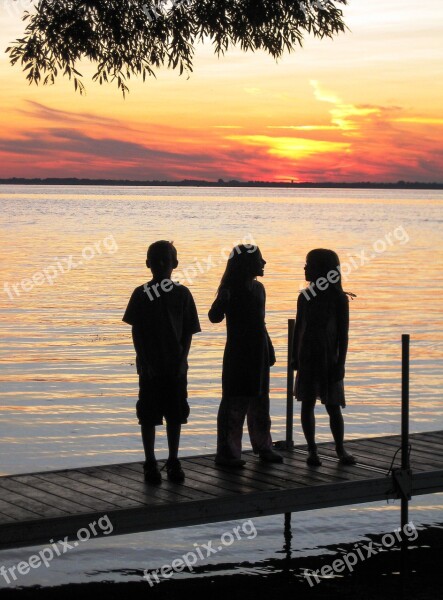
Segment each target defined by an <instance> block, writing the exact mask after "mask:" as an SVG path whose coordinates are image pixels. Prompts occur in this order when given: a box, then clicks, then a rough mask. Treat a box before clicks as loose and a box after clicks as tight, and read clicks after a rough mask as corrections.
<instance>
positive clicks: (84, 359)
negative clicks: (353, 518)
mask: <svg viewBox="0 0 443 600" xmlns="http://www.w3.org/2000/svg"><path fill="white" fill-rule="evenodd" d="M442 199H443V194H442V193H441V192H428V191H426V192H417V191H406V192H405V191H401V192H400V191H374V190H371V191H365V190H273V189H269V190H266V189H264V190H254V189H249V190H242V189H235V190H234V189H228V190H224V189H220V188H217V189H213V190H210V189H188V188H186V189H175V188H174V189H171V188H165V189H161V188H129V189H127V188H101V187H100V188H83V187H82V188H77V187H71V188H55V187H47V188H46V187H44V188H37V187H32V188H30V187H14V188H12V187H2V188H0V201H1V204H2V214H1V219H2V222H3V225H4V231H5V234H4V238H3V254H4V262H3V265H2V269H1V273H0V283H1V284H2V287H3V286H5V285H6V284H7V285H8V289H9V290H10V294H12V296H13V299H11V297H10V295H8V293H7V292H6V291H5V288H4V289H3V290H2V294H1V296H0V301H1V305H0V308H1V313H0V318H1V327H2V333H3V341H2V343H1V363H2V374H1V383H2V392H3V407H2V409H1V411H0V419H1V421H0V423H1V427H2V428H4V432H5V436H4V437H3V436H2V438H3V441H2V446H1V448H0V449H1V450H2V458H3V461H2V465H1V467H0V469H1V472H3V473H12V472H23V471H30V470H34V469H37V468H38V469H46V468H54V467H65V466H71V465H80V464H81V465H86V464H92V463H94V462H96V461H97V460H98V459H99V460H100V461H101V462H104V463H106V462H115V461H120V460H130V459H139V458H140V450H141V448H140V443H139V437H138V436H139V432H138V426H137V423H136V420H135V418H134V401H135V395H136V392H137V389H136V386H137V381H136V377H135V369H134V355H133V349H132V343H131V335H130V330H129V328H128V327H127V326H126V325H124V324H123V323H121V316H122V312H123V310H124V308H125V306H126V302H127V299H128V297H129V294H130V293H131V291H132V289H133V288H134V287H135V286H136V285H139V284H140V283H142V282H143V281H145V280H146V279H147V276H148V275H147V272H146V268H145V266H144V254H145V251H146V247H147V245H148V244H149V243H150V242H152V241H153V240H155V239H162V238H165V239H172V240H174V241H175V243H176V246H177V248H178V253H179V260H180V265H179V269H178V271H179V272H180V275H181V277H180V279H181V280H182V281H184V283H186V284H188V285H189V287H190V288H191V289H192V292H193V294H194V296H195V299H196V302H197V306H198V309H199V314H200V318H201V322H202V326H203V332H202V334H200V335H198V336H196V338H195V340H194V345H193V348H192V352H191V359H190V363H191V371H190V390H189V391H190V397H191V404H192V419H191V420H190V424H189V426H188V427H187V428H186V432H185V435H184V437H183V451H185V452H187V453H195V452H201V451H202V450H203V451H206V450H208V451H209V450H213V449H214V443H215V437H214V432H215V418H216V411H217V406H218V402H219V396H220V375H221V356H222V352H223V345H224V339H225V332H224V324H220V325H212V324H210V323H209V321H208V320H207V317H206V313H207V310H208V308H209V306H210V304H211V302H212V300H213V297H214V293H215V290H216V288H217V285H218V281H219V278H220V276H221V273H222V271H223V267H224V264H225V257H226V255H227V249H228V252H229V248H230V247H231V246H232V245H233V244H235V243H237V242H239V241H242V240H243V239H245V237H248V238H252V239H253V240H255V241H256V243H258V244H259V245H260V247H261V249H262V251H263V255H264V256H265V258H266V260H267V265H266V273H265V278H264V283H265V285H266V290H267V323H268V328H269V330H270V333H271V335H272V337H273V339H274V341H275V345H276V348H277V355H278V362H277V365H276V366H275V368H273V369H272V398H273V406H272V415H273V429H274V432H275V438H276V439H278V438H279V437H280V438H281V437H282V436H283V432H284V415H285V407H284V402H285V401H284V398H285V352H286V350H285V348H286V326H287V325H286V323H287V319H288V318H290V317H293V316H294V307H295V302H296V296H297V292H298V290H299V289H300V288H301V287H303V285H304V283H303V278H302V274H303V266H304V258H305V254H306V252H307V251H308V250H309V249H311V248H313V247H318V246H327V247H331V248H334V249H335V250H337V252H338V253H339V255H340V257H341V259H342V262H343V263H345V262H346V263H347V265H348V270H349V271H350V274H349V276H348V280H347V281H346V284H345V288H346V289H348V290H350V291H353V292H354V293H356V294H357V299H355V300H354V301H353V302H352V304H351V343H350V351H349V359H348V365H347V380H346V383H347V400H348V407H347V409H346V425H347V432H348V435H350V436H354V437H358V436H362V435H372V434H384V433H392V432H396V431H398V425H399V402H398V400H399V376H400V372H399V365H400V363H399V356H400V345H399V339H400V336H401V334H402V333H405V332H408V333H410V334H411V336H412V349H411V356H412V365H411V393H412V397H411V401H412V407H411V420H412V423H411V429H412V430H413V431H423V430H426V429H437V428H441V427H442V424H443V416H442V408H441V392H440V389H439V388H440V385H441V362H440V361H441V356H442V348H443V341H442V336H441V329H440V328H439V324H440V323H441V304H440V302H439V301H438V300H439V298H440V297H441V291H442V274H441V273H442V270H441V265H442V260H441V256H442V253H441V250H440V247H439V241H440V229H441V217H442V213H441V200H442ZM104 240H108V241H107V242H105V241H104ZM111 240H113V242H112V243H111ZM69 257H71V259H70V262H71V263H73V262H75V263H76V264H77V263H79V262H82V264H81V265H79V266H77V267H76V268H75V269H70V270H68V266H69ZM362 262H364V264H361V263H362ZM58 263H59V264H62V265H64V267H65V268H66V272H63V273H62V272H61V270H59V272H58V273H56V274H55V276H54V272H53V271H51V267H53V266H54V265H57V264H58ZM199 265H200V266H199ZM45 269H47V270H49V274H50V275H51V277H52V278H53V282H52V285H49V283H48V280H47V279H46V278H45V282H44V283H41V280H40V279H38V277H37V280H36V281H37V282H40V284H39V285H37V284H34V286H33V287H32V289H30V291H27V292H25V291H24V290H23V287H22V285H21V282H22V280H24V279H25V280H27V279H30V280H31V281H33V279H32V278H33V276H34V275H35V274H36V273H38V272H40V273H43V275H45ZM190 280H192V281H190ZM14 284H15V286H16V290H17V291H18V293H19V295H18V294H17V293H15V291H14V287H13V285H14ZM26 285H28V287H29V283H25V287H26ZM297 408H298V407H297V406H296V410H297ZM318 420H319V440H326V439H328V436H329V431H328V427H326V416H325V414H324V411H322V410H321V409H319V411H318ZM161 435H162V434H161ZM296 441H297V442H300V443H301V442H302V441H303V440H302V437H301V434H300V429H299V427H298V423H296ZM162 443H163V449H164V439H163V440H162ZM11 447H14V450H15V451H14V452H13V453H11V452H10V451H9V450H10V448H11ZM163 455H164V450H163Z"/></svg>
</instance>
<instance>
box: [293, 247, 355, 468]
mask: <svg viewBox="0 0 443 600" xmlns="http://www.w3.org/2000/svg"><path fill="white" fill-rule="evenodd" d="M305 278H306V281H308V282H310V285H309V287H307V288H306V289H304V290H302V292H301V293H300V295H299V297H298V301H297V317H296V322H295V331H294V340H293V349H292V366H293V368H294V369H295V370H296V371H297V376H296V379H295V390H294V395H295V397H296V398H297V400H299V401H301V424H302V429H303V433H304V435H305V438H306V442H307V444H308V452H309V454H308V459H307V463H308V464H309V465H314V466H315V465H321V460H320V457H319V456H318V453H317V445H316V443H315V415H314V407H315V403H316V399H317V398H319V399H320V400H321V402H322V404H324V405H325V406H326V410H327V412H328V414H329V422H330V427H331V431H332V435H333V437H334V441H335V448H336V452H337V456H338V457H339V460H340V463H342V464H354V463H355V459H354V457H353V456H352V455H351V454H348V453H347V452H346V451H345V449H344V441H343V440H344V422H343V415H342V412H341V407H345V406H346V403H345V394H344V384H343V379H344V375H345V362H346V354H347V350H348V330H349V300H348V296H354V294H349V293H348V292H344V291H343V288H342V284H341V273H340V261H339V258H338V256H337V254H336V253H335V252H334V251H332V250H326V249H323V248H318V249H315V250H311V252H309V253H308V255H307V257H306V266H305Z"/></svg>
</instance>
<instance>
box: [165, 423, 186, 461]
mask: <svg viewBox="0 0 443 600" xmlns="http://www.w3.org/2000/svg"><path fill="white" fill-rule="evenodd" d="M181 428H182V426H181V424H180V423H174V422H173V423H166V435H167V436H168V448H169V460H171V461H172V460H177V458H178V447H179V444H180V433H181Z"/></svg>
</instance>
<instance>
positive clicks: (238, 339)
mask: <svg viewBox="0 0 443 600" xmlns="http://www.w3.org/2000/svg"><path fill="white" fill-rule="evenodd" d="M265 264H266V261H265V260H263V258H262V255H261V252H260V250H259V249H258V247H256V246H249V245H240V246H236V247H235V248H234V249H233V250H232V252H231V254H230V257H229V259H228V263H227V266H226V270H225V273H224V275H223V277H222V279H221V282H220V286H219V288H218V293H217V298H216V300H215V301H214V303H213V305H212V307H211V310H210V311H209V315H208V316H209V320H210V321H211V323H220V322H221V321H222V320H223V319H224V317H225V316H226V328H227V340H226V347H225V352H224V356H223V374H222V390H223V393H222V400H221V403H220V408H219V411H218V416H217V454H216V458H215V462H216V464H219V465H227V466H230V467H243V465H244V464H245V461H244V460H242V459H241V447H242V445H241V442H242V434H243V424H244V421H245V416H246V415H247V423H248V430H249V436H250V439H251V445H252V449H253V451H254V452H255V453H256V454H259V456H260V459H261V460H262V461H266V462H282V461H283V459H282V457H281V456H280V454H278V453H277V452H275V451H274V450H273V449H272V439H271V433H270V431H271V419H270V416H269V370H270V367H271V366H272V365H273V364H274V363H275V353H274V348H273V346H272V342H271V340H270V338H269V335H268V332H267V330H266V325H265V301H266V295H265V288H264V287H263V285H262V284H261V283H259V282H258V281H256V277H263V275H264V266H265Z"/></svg>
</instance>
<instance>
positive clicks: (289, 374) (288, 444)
mask: <svg viewBox="0 0 443 600" xmlns="http://www.w3.org/2000/svg"><path fill="white" fill-rule="evenodd" d="M294 328H295V319H288V351H287V365H286V440H285V443H284V446H285V449H286V450H291V449H292V448H293V447H294V370H293V368H292V366H291V362H292V339H293V337H294ZM291 539H292V532H291V513H285V540H286V547H287V548H289V550H287V552H288V556H290V553H291Z"/></svg>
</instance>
